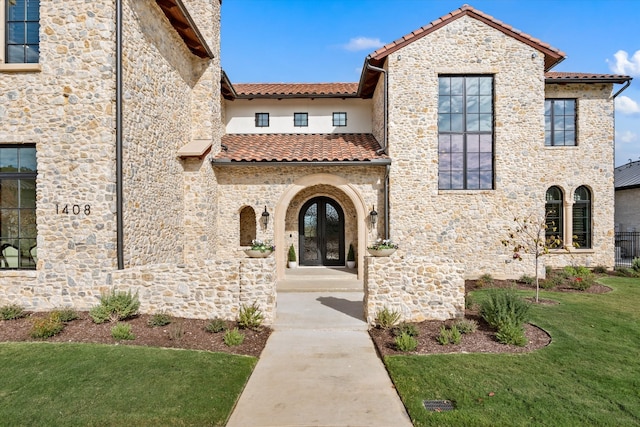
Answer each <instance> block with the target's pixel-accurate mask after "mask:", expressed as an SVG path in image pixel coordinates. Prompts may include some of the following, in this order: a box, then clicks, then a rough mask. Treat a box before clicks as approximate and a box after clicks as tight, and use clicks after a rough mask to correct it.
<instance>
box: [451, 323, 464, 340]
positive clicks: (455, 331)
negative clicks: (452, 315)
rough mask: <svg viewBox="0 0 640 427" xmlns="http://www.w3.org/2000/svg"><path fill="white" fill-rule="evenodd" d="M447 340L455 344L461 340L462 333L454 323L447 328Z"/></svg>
mask: <svg viewBox="0 0 640 427" xmlns="http://www.w3.org/2000/svg"><path fill="white" fill-rule="evenodd" d="M449 341H451V344H455V345H458V344H460V341H462V334H461V333H460V331H459V330H458V327H457V326H456V325H453V326H452V327H451V329H449Z"/></svg>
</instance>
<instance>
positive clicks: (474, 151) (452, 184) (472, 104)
mask: <svg viewBox="0 0 640 427" xmlns="http://www.w3.org/2000/svg"><path fill="white" fill-rule="evenodd" d="M438 83H439V84H438V86H439V89H438V188H439V189H440V190H491V189H493V77H492V76H440V77H439V79H438Z"/></svg>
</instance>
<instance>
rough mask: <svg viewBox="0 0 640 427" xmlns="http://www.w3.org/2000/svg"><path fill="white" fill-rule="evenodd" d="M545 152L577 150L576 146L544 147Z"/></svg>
mask: <svg viewBox="0 0 640 427" xmlns="http://www.w3.org/2000/svg"><path fill="white" fill-rule="evenodd" d="M544 148H545V150H577V149H578V148H580V147H579V146H578V145H545V146H544Z"/></svg>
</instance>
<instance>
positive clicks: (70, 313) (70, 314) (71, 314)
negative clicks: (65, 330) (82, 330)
mask: <svg viewBox="0 0 640 427" xmlns="http://www.w3.org/2000/svg"><path fill="white" fill-rule="evenodd" d="M51 314H52V315H53V314H55V315H56V316H58V318H59V319H60V321H61V322H62V323H69V322H71V321H74V320H77V319H79V318H80V315H79V314H78V312H77V311H75V310H74V309H72V308H58V309H56V310H53V311H52V312H51Z"/></svg>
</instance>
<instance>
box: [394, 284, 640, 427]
mask: <svg viewBox="0 0 640 427" xmlns="http://www.w3.org/2000/svg"><path fill="white" fill-rule="evenodd" d="M600 282H601V283H603V284H606V285H608V286H610V287H612V288H613V291H612V292H609V293H607V294H600V295H596V294H577V293H555V292H541V298H545V299H553V300H555V301H558V302H559V304H557V305H535V306H534V307H533V308H532V313H531V321H532V323H535V324H537V325H538V326H540V327H542V328H544V329H545V330H546V331H548V332H549V333H550V334H551V337H552V343H551V344H550V345H549V346H548V347H546V348H544V349H541V350H537V351H535V352H533V353H529V354H519V355H515V354H455V355H430V356H391V357H387V358H386V359H385V363H386V365H387V368H388V370H389V372H390V374H391V377H392V379H393V381H394V383H395V384H396V387H397V389H398V392H399V393H400V396H401V398H402V400H403V401H404V403H405V406H406V407H407V409H408V411H409V414H410V416H411V418H412V420H413V422H414V424H415V425H416V426H430V425H438V426H443V425H445V426H448V425H456V426H458V425H460V426H462V425H464V426H525V425H527V426H530V425H535V426H544V425H546V426H578V425H580V426H637V425H640V279H630V278H604V279H601V280H600ZM483 293H484V291H476V295H474V296H476V297H477V299H481V298H482V296H483V295H482V294H483ZM525 294H533V293H532V292H525ZM490 393H494V394H493V395H492V396H490V395H489V394H490ZM432 399H447V400H451V401H453V402H454V404H455V410H453V411H450V412H439V413H438V412H429V411H426V410H425V409H424V407H423V406H422V402H423V400H432Z"/></svg>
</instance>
